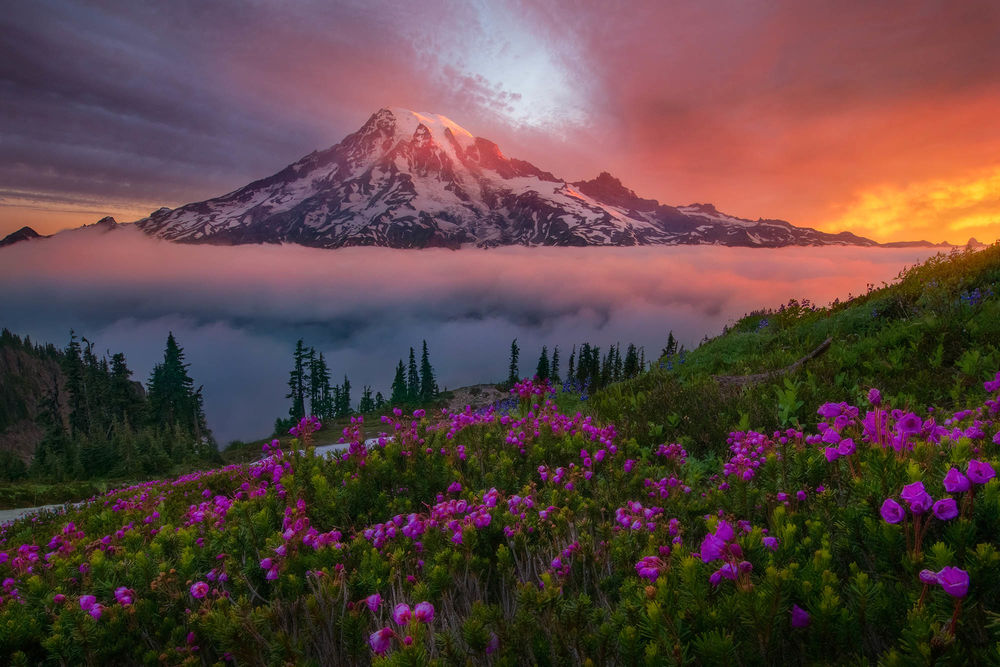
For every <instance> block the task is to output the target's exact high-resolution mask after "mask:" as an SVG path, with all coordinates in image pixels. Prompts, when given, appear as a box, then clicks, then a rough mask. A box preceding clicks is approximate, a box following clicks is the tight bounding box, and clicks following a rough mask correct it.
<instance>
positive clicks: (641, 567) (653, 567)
mask: <svg viewBox="0 0 1000 667" xmlns="http://www.w3.org/2000/svg"><path fill="white" fill-rule="evenodd" d="M662 568H663V561H662V560H660V559H659V558H657V557H656V556H646V557H645V558H643V559H642V560H640V561H639V562H638V563H636V564H635V571H636V572H637V573H638V574H639V576H640V577H642V578H643V579H648V580H649V582H650V583H654V582H656V579H657V578H658V577H659V576H660V570H661V569H662Z"/></svg>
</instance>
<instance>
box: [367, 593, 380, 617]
mask: <svg viewBox="0 0 1000 667" xmlns="http://www.w3.org/2000/svg"><path fill="white" fill-rule="evenodd" d="M365 604H367V605H368V609H370V610H371V612H372V613H373V614H374V613H375V610H376V609H378V606H379V605H380V604H382V596H381V595H379V594H378V593H372V594H371V595H369V596H368V597H366V598H365Z"/></svg>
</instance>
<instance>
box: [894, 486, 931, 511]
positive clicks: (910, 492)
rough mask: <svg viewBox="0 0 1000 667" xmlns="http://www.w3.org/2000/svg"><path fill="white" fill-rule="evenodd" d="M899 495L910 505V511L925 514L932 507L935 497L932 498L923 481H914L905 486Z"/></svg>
mask: <svg viewBox="0 0 1000 667" xmlns="http://www.w3.org/2000/svg"><path fill="white" fill-rule="evenodd" d="M899 497H900V498H902V499H903V500H905V501H906V502H907V503H909V505H910V511H911V512H913V513H914V514H923V513H924V512H926V511H927V510H929V509H930V508H931V505H932V504H933V503H934V499H933V498H931V496H930V494H929V493H927V490H926V489H924V483H923V482H913V483H912V484H907V485H906V486H904V487H903V490H902V492H900V494H899Z"/></svg>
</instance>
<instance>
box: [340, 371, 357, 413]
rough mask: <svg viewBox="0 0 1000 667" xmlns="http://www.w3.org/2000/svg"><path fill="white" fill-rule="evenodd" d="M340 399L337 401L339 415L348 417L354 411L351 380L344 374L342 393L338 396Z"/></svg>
mask: <svg viewBox="0 0 1000 667" xmlns="http://www.w3.org/2000/svg"><path fill="white" fill-rule="evenodd" d="M338 398H339V401H338V402H337V416H338V417H347V416H348V415H350V414H351V413H352V412H354V411H353V410H352V409H351V381H350V380H348V379H347V376H346V375H345V376H344V384H342V385H341V386H340V395H339V396H338Z"/></svg>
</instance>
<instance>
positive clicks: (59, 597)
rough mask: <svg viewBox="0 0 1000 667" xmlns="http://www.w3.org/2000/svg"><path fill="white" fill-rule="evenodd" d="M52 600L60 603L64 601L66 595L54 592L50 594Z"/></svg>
mask: <svg viewBox="0 0 1000 667" xmlns="http://www.w3.org/2000/svg"><path fill="white" fill-rule="evenodd" d="M52 601H53V602H55V603H56V604H62V603H63V602H65V601H66V596H65V595H63V594H62V593H56V594H55V595H53V596H52Z"/></svg>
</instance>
